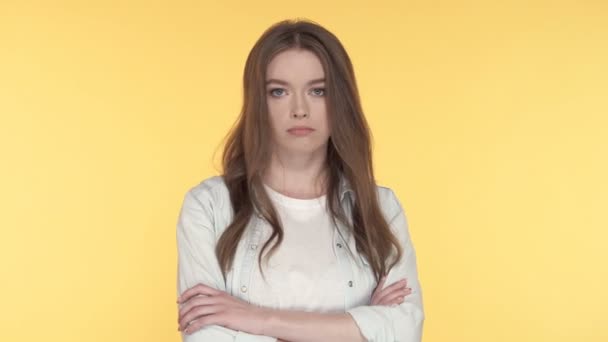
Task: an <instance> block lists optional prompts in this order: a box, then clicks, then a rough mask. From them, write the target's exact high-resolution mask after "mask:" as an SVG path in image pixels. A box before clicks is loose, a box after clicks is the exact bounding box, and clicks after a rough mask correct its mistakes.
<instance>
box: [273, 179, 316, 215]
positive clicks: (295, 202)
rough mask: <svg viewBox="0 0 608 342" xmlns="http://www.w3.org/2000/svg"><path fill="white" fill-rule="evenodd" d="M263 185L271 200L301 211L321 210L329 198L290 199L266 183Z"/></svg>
mask: <svg viewBox="0 0 608 342" xmlns="http://www.w3.org/2000/svg"><path fill="white" fill-rule="evenodd" d="M263 184H264V188H265V189H266V192H267V193H268V195H269V196H270V198H271V199H272V200H273V201H274V202H275V203H277V204H279V205H282V206H284V207H290V208H300V209H312V208H319V207H322V206H323V205H324V204H325V199H326V197H327V194H323V195H322V196H319V197H316V198H307V199H303V198H295V197H289V196H287V195H284V194H282V193H280V192H278V191H276V190H274V189H273V188H271V187H270V186H268V185H267V184H266V183H263Z"/></svg>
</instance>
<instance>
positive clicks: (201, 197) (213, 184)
mask: <svg viewBox="0 0 608 342" xmlns="http://www.w3.org/2000/svg"><path fill="white" fill-rule="evenodd" d="M187 194H189V195H191V196H192V197H194V198H195V199H196V200H198V201H199V202H200V203H201V204H204V205H208V206H211V207H213V209H215V210H218V209H222V208H225V209H228V208H227V205H229V204H230V193H229V191H228V187H227V186H226V183H225V182H224V177H222V176H221V175H214V176H208V177H206V178H203V179H201V180H200V181H199V182H198V183H196V184H194V185H192V186H190V188H189V189H188V191H187Z"/></svg>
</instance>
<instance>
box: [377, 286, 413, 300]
mask: <svg viewBox="0 0 608 342" xmlns="http://www.w3.org/2000/svg"><path fill="white" fill-rule="evenodd" d="M406 287H407V283H406V282H403V281H399V282H396V283H394V284H392V285H390V286H389V287H387V288H385V289H384V290H382V291H381V292H380V293H379V294H378V296H377V297H376V302H380V301H381V300H382V298H384V297H385V296H387V295H390V294H391V293H393V292H394V291H399V290H403V289H404V288H406Z"/></svg>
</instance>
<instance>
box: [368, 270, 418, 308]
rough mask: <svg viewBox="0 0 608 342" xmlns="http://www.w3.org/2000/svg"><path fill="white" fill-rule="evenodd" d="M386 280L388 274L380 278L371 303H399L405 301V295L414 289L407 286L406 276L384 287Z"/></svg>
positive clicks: (387, 304) (388, 304)
mask: <svg viewBox="0 0 608 342" xmlns="http://www.w3.org/2000/svg"><path fill="white" fill-rule="evenodd" d="M385 281H386V276H384V277H382V278H381V279H380V282H379V283H378V286H376V289H375V290H374V293H373V294H372V298H371V302H370V305H386V306H390V305H398V304H401V303H403V300H404V298H405V296H407V295H409V294H410V293H412V289H411V288H409V287H407V279H405V278H404V279H402V280H400V281H398V282H396V283H394V284H391V285H389V286H388V287H386V288H385V289H383V287H384V283H385Z"/></svg>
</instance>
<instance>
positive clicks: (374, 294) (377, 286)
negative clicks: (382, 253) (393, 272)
mask: <svg viewBox="0 0 608 342" xmlns="http://www.w3.org/2000/svg"><path fill="white" fill-rule="evenodd" d="M385 282H386V276H383V277H382V278H380V281H379V282H378V285H376V288H375V289H374V293H372V299H371V300H372V301H374V299H375V298H376V297H377V296H378V294H379V293H380V292H381V291H382V287H383V286H384V283H385Z"/></svg>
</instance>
